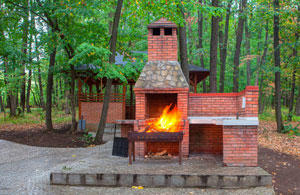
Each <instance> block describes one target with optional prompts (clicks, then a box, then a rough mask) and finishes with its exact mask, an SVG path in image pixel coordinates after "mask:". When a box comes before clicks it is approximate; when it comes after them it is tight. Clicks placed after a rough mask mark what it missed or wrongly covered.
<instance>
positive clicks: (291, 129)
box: [282, 123, 300, 136]
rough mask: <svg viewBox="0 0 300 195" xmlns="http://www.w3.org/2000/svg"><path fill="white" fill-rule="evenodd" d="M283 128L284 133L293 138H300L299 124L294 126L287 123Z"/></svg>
mask: <svg viewBox="0 0 300 195" xmlns="http://www.w3.org/2000/svg"><path fill="white" fill-rule="evenodd" d="M283 127H284V129H283V130H282V133H285V134H289V135H290V136H293V135H296V136H300V129H299V128H298V127H299V124H298V125H296V126H293V125H292V124H290V123H286V124H285V125H284V126H283Z"/></svg>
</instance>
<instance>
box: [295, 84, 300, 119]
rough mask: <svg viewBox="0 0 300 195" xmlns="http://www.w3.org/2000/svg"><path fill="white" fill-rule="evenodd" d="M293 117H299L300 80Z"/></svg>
mask: <svg viewBox="0 0 300 195" xmlns="http://www.w3.org/2000/svg"><path fill="white" fill-rule="evenodd" d="M295 115H296V116H300V79H299V84H298V98H297V101H296V107H295Z"/></svg>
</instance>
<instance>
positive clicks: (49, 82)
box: [46, 46, 56, 131]
mask: <svg viewBox="0 0 300 195" xmlns="http://www.w3.org/2000/svg"><path fill="white" fill-rule="evenodd" d="M55 57H56V46H54V48H52V51H51V53H50V61H49V69H48V78H47V93H46V96H47V98H46V129H47V131H52V130H53V124H52V115H51V113H52V89H53V68H54V64H55Z"/></svg>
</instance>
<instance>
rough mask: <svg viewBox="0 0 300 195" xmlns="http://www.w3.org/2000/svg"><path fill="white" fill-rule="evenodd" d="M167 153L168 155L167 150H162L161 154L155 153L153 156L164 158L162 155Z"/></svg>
mask: <svg viewBox="0 0 300 195" xmlns="http://www.w3.org/2000/svg"><path fill="white" fill-rule="evenodd" d="M167 153H168V151H167V150H163V151H161V152H157V153H155V156H164V155H165V154H167Z"/></svg>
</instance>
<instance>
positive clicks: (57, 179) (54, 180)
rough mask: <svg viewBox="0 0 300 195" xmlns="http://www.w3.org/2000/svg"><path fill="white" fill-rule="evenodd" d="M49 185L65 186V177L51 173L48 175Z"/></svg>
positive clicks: (61, 174)
mask: <svg viewBox="0 0 300 195" xmlns="http://www.w3.org/2000/svg"><path fill="white" fill-rule="evenodd" d="M50 183H51V184H62V185H63V184H67V175H66V174H64V173H51V175H50Z"/></svg>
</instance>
